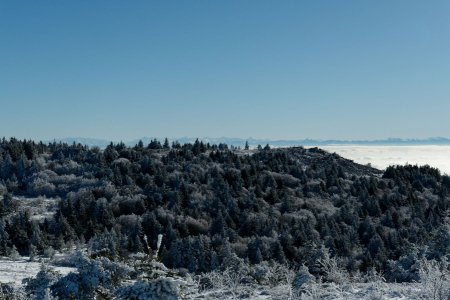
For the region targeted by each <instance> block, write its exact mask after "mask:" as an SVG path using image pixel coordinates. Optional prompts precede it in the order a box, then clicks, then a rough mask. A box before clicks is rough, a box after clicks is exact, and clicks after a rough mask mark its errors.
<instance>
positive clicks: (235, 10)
mask: <svg viewBox="0 0 450 300" xmlns="http://www.w3.org/2000/svg"><path fill="white" fill-rule="evenodd" d="M449 16H450V2H449V1H447V0H445V1H444V0H435V1H414V0H404V1H392V0H379V1H369V0H354V1H344V0H343V1H331V0H330V1H321V0H318V1H316V0H315V1H312V0H311V1H264V0H253V1H250V0H248V1H233V0H230V1H206V0H205V1H200V0H196V1H113V0H112V1H96V0H90V1H46V0H41V1H1V2H0V107H1V108H0V136H7V137H8V136H16V137H19V138H32V139H44V140H45V139H51V138H55V137H74V136H77V137H79V136H80V137H96V138H105V139H110V140H130V139H134V138H139V137H142V136H157V137H165V136H168V137H181V136H199V137H203V136H211V137H220V136H230V137H243V138H245V137H255V138H272V139H279V138H284V139H298V138H316V139H378V138H386V137H403V138H424V137H430V136H447V137H448V136H449V133H450V117H449V115H450V18H449Z"/></svg>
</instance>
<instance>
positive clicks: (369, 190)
mask: <svg viewBox="0 0 450 300" xmlns="http://www.w3.org/2000/svg"><path fill="white" fill-rule="evenodd" d="M449 190H450V177H448V176H446V175H442V174H441V173H440V172H439V170H437V169H435V168H431V167H429V166H421V167H419V166H411V165H406V166H392V167H389V168H387V169H386V171H384V172H382V171H379V170H377V169H374V168H371V167H370V166H364V165H359V164H356V163H354V162H352V161H350V160H347V159H344V158H342V157H340V156H338V155H337V154H332V153H328V152H325V151H323V150H321V149H318V148H310V149H305V148H302V147H295V148H279V149H270V147H269V146H265V147H258V148H257V149H248V148H247V147H243V148H242V149H240V148H235V147H229V146H227V145H225V144H219V145H210V144H207V143H206V144H205V143H203V142H201V141H198V140H197V141H196V142H195V143H191V144H183V145H181V144H179V143H177V142H173V143H169V141H168V140H165V141H164V142H162V143H161V142H160V141H157V140H153V141H151V142H150V143H149V144H148V145H144V144H143V143H142V142H139V143H137V144H136V145H135V146H134V147H128V146H126V145H124V144H122V143H119V144H110V145H109V146H108V147H106V148H105V149H100V148H96V147H92V148H90V147H87V146H83V145H81V144H71V145H68V144H64V143H50V144H44V143H35V142H33V141H20V140H17V139H10V140H6V139H3V140H1V141H0V200H1V201H0V216H1V219H0V256H2V259H1V260H0V273H1V274H0V282H1V290H0V291H1V293H2V297H4V298H7V299H233V298H249V299H339V298H341V299H362V298H367V299H391V298H392V299H447V298H448V296H449V293H450V282H449V263H448V255H449V254H450V210H449V208H450V205H449V204H450V194H449Z"/></svg>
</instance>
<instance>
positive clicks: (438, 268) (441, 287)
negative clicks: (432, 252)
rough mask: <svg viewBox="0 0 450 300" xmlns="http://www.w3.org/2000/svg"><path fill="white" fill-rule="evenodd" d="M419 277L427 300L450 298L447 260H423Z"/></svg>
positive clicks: (449, 277) (449, 276) (449, 275)
mask: <svg viewBox="0 0 450 300" xmlns="http://www.w3.org/2000/svg"><path fill="white" fill-rule="evenodd" d="M419 276H420V283H421V285H422V292H423V297H424V298H425V299H433V300H444V299H449V298H450V274H449V272H448V262H447V261H446V260H441V261H436V260H427V259H425V258H423V259H421V261H420V265H419Z"/></svg>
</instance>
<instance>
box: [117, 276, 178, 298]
mask: <svg viewBox="0 0 450 300" xmlns="http://www.w3.org/2000/svg"><path fill="white" fill-rule="evenodd" d="M181 284H183V282H182V281H181V280H177V279H174V278H170V277H165V278H157V279H155V280H152V281H146V280H140V281H137V282H135V283H133V284H131V285H127V286H124V287H121V288H119V289H118V290H117V292H116V297H117V299H126V300H140V299H148V300H158V299H166V300H172V299H173V300H177V299H179V296H178V295H179V288H180V285H181Z"/></svg>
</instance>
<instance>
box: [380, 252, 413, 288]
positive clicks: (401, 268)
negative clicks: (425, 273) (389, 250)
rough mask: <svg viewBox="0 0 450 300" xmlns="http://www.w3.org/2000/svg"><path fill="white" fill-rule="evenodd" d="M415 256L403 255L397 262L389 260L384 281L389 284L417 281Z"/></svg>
mask: <svg viewBox="0 0 450 300" xmlns="http://www.w3.org/2000/svg"><path fill="white" fill-rule="evenodd" d="M417 260H418V258H417V255H413V254H411V255H405V256H402V257H400V258H399V259H398V260H395V261H394V260H389V261H388V266H387V272H386V277H387V278H386V279H387V280H388V281H389V282H414V281H419V272H418V261H417Z"/></svg>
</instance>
